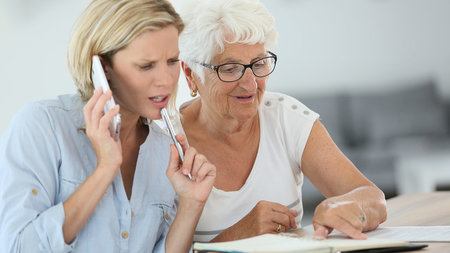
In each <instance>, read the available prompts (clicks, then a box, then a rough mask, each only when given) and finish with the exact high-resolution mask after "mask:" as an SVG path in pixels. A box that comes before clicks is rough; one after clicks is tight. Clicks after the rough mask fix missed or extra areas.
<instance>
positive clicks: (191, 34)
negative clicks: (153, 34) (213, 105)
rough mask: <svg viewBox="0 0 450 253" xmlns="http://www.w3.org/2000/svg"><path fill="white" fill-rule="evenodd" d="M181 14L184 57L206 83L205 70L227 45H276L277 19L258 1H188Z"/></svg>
mask: <svg viewBox="0 0 450 253" xmlns="http://www.w3.org/2000/svg"><path fill="white" fill-rule="evenodd" d="M184 2H185V3H184V5H183V6H182V7H181V8H180V10H179V13H180V16H181V18H182V19H183V22H184V23H185V29H184V30H183V32H182V33H181V34H180V40H179V47H180V51H181V54H180V58H181V60H183V61H184V62H185V63H186V64H187V65H188V66H189V67H190V68H191V69H192V71H193V72H194V73H195V74H197V75H198V76H199V78H200V80H201V81H202V83H204V82H205V77H204V68H203V67H202V66H200V65H199V64H196V63H199V62H201V63H210V62H211V60H212V59H213V58H214V57H215V56H217V55H218V54H221V53H223V51H224V46H225V44H226V43H228V44H233V43H242V44H249V45H253V44H257V43H262V44H264V46H265V48H266V49H267V50H271V49H273V48H274V47H275V46H276V43H277V37H278V33H277V31H276V29H275V20H274V18H273V16H272V15H271V14H270V13H269V12H268V11H267V9H266V8H265V7H264V5H263V4H262V3H260V2H259V1H258V0H184Z"/></svg>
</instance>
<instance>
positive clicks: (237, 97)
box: [237, 95, 253, 99]
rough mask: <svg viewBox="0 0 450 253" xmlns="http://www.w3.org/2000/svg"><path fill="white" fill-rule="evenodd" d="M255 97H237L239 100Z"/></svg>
mask: <svg viewBox="0 0 450 253" xmlns="http://www.w3.org/2000/svg"><path fill="white" fill-rule="evenodd" d="M252 97H253V95H251V96H246V97H239V96H238V97H237V98H238V99H249V98H252Z"/></svg>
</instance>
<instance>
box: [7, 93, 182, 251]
mask: <svg viewBox="0 0 450 253" xmlns="http://www.w3.org/2000/svg"><path fill="white" fill-rule="evenodd" d="M83 106H84V103H83V102H82V101H81V99H80V97H79V96H78V95H62V96H59V97H57V98H55V99H51V100H45V101H40V102H34V103H31V104H29V105H27V106H25V108H24V109H22V110H21V111H20V112H19V113H18V114H17V115H16V116H15V117H14V119H13V120H12V122H11V124H10V126H9V127H8V129H7V130H6V131H5V133H4V134H3V136H2V138H1V141H0V252H164V251H165V238H166V236H167V232H168V230H169V227H170V225H171V224H172V222H173V219H174V218H175V213H176V210H177V196H176V194H175V191H174V190H173V188H172V186H171V184H170V182H169V180H168V178H167V177H166V174H165V173H166V169H167V165H168V162H169V156H170V151H169V144H170V143H171V140H170V138H169V136H167V135H166V134H165V132H164V131H163V130H161V129H160V128H159V127H158V126H157V124H155V123H152V124H151V125H150V126H149V130H150V131H149V134H148V137H147V139H146V140H145V142H144V143H143V144H142V145H141V147H140V150H139V155H138V160H137V164H136V172H135V176H134V182H133V190H132V196H131V199H130V200H128V198H127V195H126V193H125V189H124V186H123V182H122V177H121V173H120V172H119V173H118V174H117V176H116V178H115V179H114V181H113V182H112V183H111V185H110V186H109V187H108V189H107V190H106V192H105V194H104V196H103V198H102V199H101V200H100V202H99V203H98V205H97V207H96V209H95V210H94V212H93V213H92V214H91V216H90V218H89V219H88V221H87V222H86V224H85V225H84V226H83V228H82V229H81V230H80V231H79V233H78V234H77V236H76V238H75V239H74V241H73V242H71V243H70V244H66V243H65V242H64V238H63V232H62V226H63V223H64V219H65V213H64V207H63V204H62V203H63V202H64V201H65V200H66V199H67V198H68V197H69V196H70V195H71V194H72V193H73V192H74V191H75V190H76V189H77V188H78V187H79V186H80V184H81V183H83V181H85V180H86V178H87V177H88V176H89V175H91V174H92V172H93V171H94V170H95V168H96V165H97V158H96V155H95V152H94V150H93V148H92V146H91V143H90V141H89V139H88V137H87V136H86V134H85V133H84V131H82V130H80V128H82V127H83V126H84V124H85V123H84V118H83V113H82V108H83Z"/></svg>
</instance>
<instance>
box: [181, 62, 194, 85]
mask: <svg viewBox="0 0 450 253" xmlns="http://www.w3.org/2000/svg"><path fill="white" fill-rule="evenodd" d="M181 68H182V69H183V72H184V76H185V77H186V82H187V84H188V85H189V89H191V90H193V91H196V90H197V87H196V85H195V84H194V83H193V82H192V79H193V77H194V76H193V74H194V72H193V71H192V69H191V68H190V67H189V66H188V65H186V63H185V62H184V61H181Z"/></svg>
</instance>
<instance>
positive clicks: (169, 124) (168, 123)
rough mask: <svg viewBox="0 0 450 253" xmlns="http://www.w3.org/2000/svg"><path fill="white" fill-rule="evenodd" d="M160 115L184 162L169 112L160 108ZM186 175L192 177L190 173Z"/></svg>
mask: <svg viewBox="0 0 450 253" xmlns="http://www.w3.org/2000/svg"><path fill="white" fill-rule="evenodd" d="M161 117H162V119H163V121H164V124H166V127H167V129H168V130H169V134H170V137H172V142H173V144H174V145H175V147H176V148H177V151H178V155H180V159H181V162H184V153H183V149H182V148H181V144H180V143H179V142H178V141H177V139H176V138H175V136H176V132H175V129H174V128H173V125H172V121H171V120H170V117H169V114H168V113H167V109H166V108H162V109H161ZM188 177H189V179H192V175H191V173H189V174H188Z"/></svg>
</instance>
